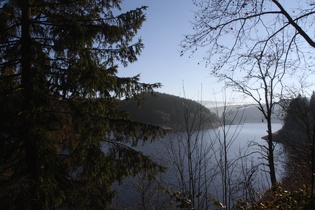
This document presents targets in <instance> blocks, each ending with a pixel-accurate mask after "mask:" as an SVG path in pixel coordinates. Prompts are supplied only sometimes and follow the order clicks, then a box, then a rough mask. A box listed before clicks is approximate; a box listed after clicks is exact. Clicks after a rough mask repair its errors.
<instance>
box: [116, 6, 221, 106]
mask: <svg viewBox="0 0 315 210" xmlns="http://www.w3.org/2000/svg"><path fill="white" fill-rule="evenodd" d="M142 5H144V6H148V7H149V8H148V9H147V10H146V16H147V20H146V22H145V23H144V24H143V26H142V29H141V30H140V31H139V33H138V35H139V36H140V37H141V38H142V39H143V43H144V45H145V48H144V50H143V51H142V54H141V56H140V57H139V59H138V61H137V62H135V63H133V64H130V65H129V66H128V67H127V68H121V69H120V71H119V76H134V75H137V74H141V82H145V83H155V82H161V83H162V85H163V87H162V88H160V89H157V90H158V91H159V92H164V93H168V94H172V95H177V96H181V97H183V96H185V97H186V98H189V99H193V100H200V99H201V92H202V95H203V96H202V99H203V100H214V98H213V97H211V95H212V94H213V92H214V91H219V90H220V89H221V88H222V87H223V85H222V84H218V83H217V82H216V79H215V78H212V77H210V75H209V72H210V69H209V68H206V67H205V65H204V63H200V64H199V65H198V63H199V62H200V61H201V60H202V56H197V55H194V56H192V57H190V58H189V55H188V54H187V55H184V56H183V57H180V50H181V48H180V46H179V44H180V42H181V41H182V40H183V38H184V35H185V34H189V32H191V23H190V21H192V20H193V11H194V10H195V9H196V8H195V7H194V5H193V3H192V0H125V1H124V3H123V5H122V9H123V10H130V9H133V8H136V7H140V6H142ZM183 86H184V88H185V93H184V91H183Z"/></svg>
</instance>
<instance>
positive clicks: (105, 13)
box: [0, 0, 163, 209]
mask: <svg viewBox="0 0 315 210" xmlns="http://www.w3.org/2000/svg"><path fill="white" fill-rule="evenodd" d="M120 4H121V0H62V1H61V0H23V1H20V0H2V1H0V108H1V112H0V123H1V125H0V186H1V187H0V208H1V209H56V208H63V207H67V208H73V209H104V208H106V207H108V206H109V205H110V202H111V199H112V197H113V195H114V194H113V191H112V189H111V185H112V183H113V182H115V181H121V180H122V179H123V178H124V177H125V176H128V175H133V174H135V173H138V172H143V173H145V174H147V175H148V176H149V175H152V174H154V173H156V172H158V171H161V170H163V168H162V167H160V166H159V165H157V164H155V163H154V162H153V161H151V160H150V159H149V158H148V157H146V156H144V155H142V154H141V153H139V152H137V151H135V150H132V149H131V148H130V147H128V146H127V145H136V144H137V143H138V140H140V139H141V140H142V141H146V140H150V139H153V138H156V137H159V135H160V134H161V130H160V129H158V128H156V127H153V126H149V125H144V124H141V123H136V122H132V121H129V120H128V114H127V113H125V112H123V111H120V110H119V109H118V108H117V105H118V101H119V99H121V98H130V97H137V96H139V95H140V96H141V93H143V92H153V89H154V88H157V87H159V86H160V84H159V83H155V84H144V83H140V82H139V76H135V77H129V78H121V77H118V76H117V70H118V67H119V65H123V66H127V65H128V64H129V63H132V62H135V61H136V60H137V57H138V56H139V55H140V53H141V50H142V49H143V43H142V41H141V40H136V41H135V36H136V34H137V32H138V29H140V27H141V25H142V23H143V22H144V21H145V14H144V10H145V9H146V7H141V8H136V9H134V10H131V11H128V12H125V13H123V12H121V8H120ZM138 99H139V100H140V99H141V97H138Z"/></svg>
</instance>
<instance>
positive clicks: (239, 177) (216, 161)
mask: <svg viewBox="0 0 315 210" xmlns="http://www.w3.org/2000/svg"><path fill="white" fill-rule="evenodd" d="M281 127H282V125H281V124H280V123H274V124H273V126H272V128H273V131H277V130H279V129H280V128H281ZM266 130H267V126H266V124H264V123H245V124H243V125H231V126H229V127H228V129H227V130H226V131H227V138H226V139H227V141H228V142H229V141H232V140H233V142H232V143H231V144H230V145H229V149H228V160H229V161H230V163H229V164H231V167H230V168H229V169H228V173H227V174H228V175H229V177H230V179H231V180H230V182H229V184H230V185H232V184H233V185H234V184H235V186H238V189H237V190H234V188H233V190H231V192H232V191H233V193H234V194H235V195H233V196H234V198H236V197H237V196H238V195H239V196H244V191H245V189H242V187H244V186H245V185H246V184H247V183H245V181H244V180H245V178H246V179H247V178H248V177H247V176H248V175H249V173H252V172H253V168H254V167H256V168H255V171H254V173H253V175H254V176H253V177H250V179H251V180H250V182H251V183H250V184H251V186H250V187H252V188H253V190H254V191H255V192H258V193H263V192H264V191H265V190H266V189H268V188H269V187H270V182H269V176H268V173H267V172H266V171H268V168H267V167H266V166H265V165H264V164H266V161H265V160H264V159H263V158H262V155H261V147H259V146H258V145H266V142H265V141H264V140H262V139H261V137H262V136H265V135H267V132H266ZM177 134H178V133H177ZM199 135H200V134H199ZM177 138H178V135H174V133H172V134H170V135H168V136H166V137H165V138H163V139H160V140H158V141H156V142H153V143H148V144H146V145H145V146H143V147H138V148H137V149H138V150H140V151H142V152H143V153H144V154H146V155H150V156H151V157H152V158H153V159H154V160H156V161H158V162H160V163H161V164H162V165H165V166H167V167H168V171H167V172H166V173H165V174H161V175H159V177H158V179H159V182H151V183H147V182H146V181H144V180H143V179H141V177H140V178H138V179H134V178H128V179H126V180H125V181H124V183H123V184H122V185H116V186H115V189H116V190H117V191H118V192H119V193H118V196H117V200H116V203H115V204H114V206H115V207H117V208H121V209H125V208H126V207H130V208H131V209H136V208H139V206H141V205H144V204H143V202H151V203H150V204H145V205H150V206H151V207H152V206H155V207H156V209H161V208H162V206H163V202H162V200H167V198H169V196H168V195H165V193H162V192H161V191H155V192H150V191H152V189H157V188H160V187H161V186H162V187H165V188H172V189H176V190H180V187H179V183H180V182H179V181H178V180H179V176H178V170H177V168H176V165H174V163H176V162H179V161H181V163H183V164H184V165H185V167H186V165H187V162H186V161H185V160H183V158H182V157H184V156H180V155H181V154H179V150H182V151H185V148H183V147H184V146H183V145H181V144H177V150H174V149H173V150H170V143H171V142H172V143H173V146H174V142H175V143H178V142H176V140H177ZM181 138H185V135H182V137H181ZM199 138H202V142H201V143H200V142H199V144H202V147H201V148H202V149H205V148H210V150H208V153H207V155H206V156H207V157H208V158H209V160H207V162H206V163H207V168H209V169H211V170H208V172H207V173H209V174H211V177H212V179H211V183H210V184H209V186H210V188H209V189H210V191H211V192H208V193H207V194H209V195H211V196H213V197H215V198H216V199H218V200H220V201H222V200H224V199H226V198H224V197H223V195H222V192H223V191H224V190H226V189H225V188H223V187H222V185H223V180H222V176H223V172H222V165H220V164H221V163H222V157H221V156H222V154H223V153H222V147H220V141H219V140H221V142H222V141H223V140H222V139H223V130H222V128H217V129H214V130H206V131H203V132H202V135H200V137H199ZM249 145H250V146H249ZM221 146H222V144H221ZM174 148H175V147H174ZM220 148H221V150H220ZM174 151H177V152H176V153H177V154H172V152H173V153H174ZM183 154H184V153H183ZM240 156H243V158H240ZM176 157H178V159H177V160H176ZM220 157H221V158H220ZM284 159H285V154H284V153H283V150H282V145H281V144H276V148H275V161H276V169H277V178H278V179H281V177H282V175H283V174H284V171H283V167H282V163H283V162H284ZM232 163H233V164H234V165H232ZM220 166H221V168H220ZM186 175H187V174H185V173H184V176H186ZM209 180H210V179H209ZM240 183H242V184H243V185H241V184H240ZM246 186H247V185H246ZM247 187H248V186H247ZM231 189H232V188H231ZM235 189H236V188H235ZM166 202H168V201H166ZM159 205H160V206H159ZM158 206H159V207H158ZM142 207H144V206H142ZM166 209H168V208H166Z"/></svg>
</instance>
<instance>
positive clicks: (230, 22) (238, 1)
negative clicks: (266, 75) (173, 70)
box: [182, 0, 315, 71]
mask: <svg viewBox="0 0 315 210" xmlns="http://www.w3.org/2000/svg"><path fill="white" fill-rule="evenodd" d="M193 2H194V4H195V5H196V6H197V8H198V10H197V12H196V13H195V18H194V21H193V29H194V32H193V33H192V34H190V35H187V36H186V38H185V39H184V40H183V42H182V47H183V51H182V53H185V52H186V51H192V52H196V50H198V49H199V48H200V47H206V49H207V50H208V53H207V56H206V57H204V59H205V60H206V61H207V63H208V64H211V65H212V67H213V69H214V71H218V70H220V69H222V67H224V66H227V65H229V64H232V65H233V66H234V68H235V69H236V68H237V65H235V63H243V62H244V60H243V58H242V56H241V55H250V54H253V53H257V52H261V53H262V54H264V53H265V50H266V49H268V47H269V46H270V45H272V43H271V42H272V40H277V41H278V42H281V43H282V44H283V45H284V46H285V48H284V51H285V53H286V55H287V59H289V58H293V57H295V58H296V63H295V64H296V65H295V67H299V66H301V65H302V64H305V65H306V66H307V65H308V64H309V61H308V62H305V61H307V59H309V57H308V56H312V54H313V51H310V49H311V48H315V42H314V39H313V38H312V34H313V31H314V28H315V25H314V23H315V21H314V18H315V3H314V1H312V0H308V1H303V2H301V1H297V0H296V1H290V2H288V1H277V0H270V1H266V0H234V1H230V0H193ZM308 46H310V48H308ZM304 67H305V66H304Z"/></svg>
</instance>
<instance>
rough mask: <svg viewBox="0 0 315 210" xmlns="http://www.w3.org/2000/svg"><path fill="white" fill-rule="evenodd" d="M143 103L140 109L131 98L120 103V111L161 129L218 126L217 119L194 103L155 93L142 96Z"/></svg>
mask: <svg viewBox="0 0 315 210" xmlns="http://www.w3.org/2000/svg"><path fill="white" fill-rule="evenodd" d="M143 98H144V99H145V103H144V104H142V105H141V106H140V107H138V106H137V103H136V101H135V100H134V99H133V98H132V99H129V100H124V101H121V103H120V109H122V110H126V111H128V112H129V113H130V118H131V120H134V121H138V122H143V123H147V124H151V125H158V126H161V127H163V128H169V129H175V130H183V129H184V126H186V125H189V126H190V127H194V129H198V128H200V129H208V128H214V127H218V126H219V117H218V116H217V115H216V114H214V113H212V112H210V110H209V109H208V108H206V107H205V106H203V105H201V104H200V103H197V102H196V101H193V100H189V99H185V98H181V97H178V96H174V95H169V94H165V93H158V92H156V93H155V94H154V95H153V96H152V95H150V94H144V95H143Z"/></svg>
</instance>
